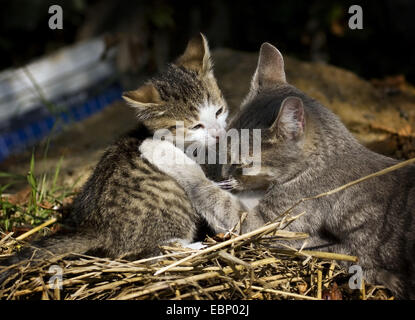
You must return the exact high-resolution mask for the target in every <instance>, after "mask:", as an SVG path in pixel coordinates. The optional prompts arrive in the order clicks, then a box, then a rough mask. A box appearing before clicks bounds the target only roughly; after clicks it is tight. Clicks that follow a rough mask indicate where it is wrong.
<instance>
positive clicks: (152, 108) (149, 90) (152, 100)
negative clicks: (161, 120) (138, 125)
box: [122, 83, 165, 120]
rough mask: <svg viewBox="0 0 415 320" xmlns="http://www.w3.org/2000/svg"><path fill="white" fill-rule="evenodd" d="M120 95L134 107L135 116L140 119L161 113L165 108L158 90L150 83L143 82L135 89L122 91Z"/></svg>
mask: <svg viewBox="0 0 415 320" xmlns="http://www.w3.org/2000/svg"><path fill="white" fill-rule="evenodd" d="M122 97H123V98H124V100H125V101H126V102H128V104H129V105H130V106H132V107H134V108H135V109H136V113H137V117H138V118H139V119H141V120H146V119H149V118H153V117H155V116H160V115H162V114H163V113H164V112H165V110H164V107H163V101H162V100H161V98H160V95H159V92H158V91H157V89H156V88H155V87H154V86H153V85H152V84H151V83H149V84H144V85H143V86H141V87H140V88H138V89H137V90H133V91H127V92H124V93H123V95H122Z"/></svg>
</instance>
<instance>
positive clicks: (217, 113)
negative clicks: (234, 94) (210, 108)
mask: <svg viewBox="0 0 415 320" xmlns="http://www.w3.org/2000/svg"><path fill="white" fill-rule="evenodd" d="M222 112H223V107H222V108H220V109H219V110H218V111H216V118H217V117H219V115H220V114H221V113H222Z"/></svg>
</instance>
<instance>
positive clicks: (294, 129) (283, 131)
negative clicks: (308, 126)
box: [271, 97, 305, 140]
mask: <svg viewBox="0 0 415 320" xmlns="http://www.w3.org/2000/svg"><path fill="white" fill-rule="evenodd" d="M304 129H305V115H304V106H303V101H302V100H301V99H300V98H298V97H288V98H285V99H284V101H283V102H282V103H281V108H280V111H279V113H278V116H277V119H276V120H275V122H274V123H273V125H272V126H271V130H275V132H276V133H278V134H279V135H283V136H284V137H285V138H287V139H291V140H297V139H299V138H301V137H302V136H303V134H304Z"/></svg>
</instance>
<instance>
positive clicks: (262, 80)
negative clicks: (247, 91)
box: [251, 42, 287, 89]
mask: <svg viewBox="0 0 415 320" xmlns="http://www.w3.org/2000/svg"><path fill="white" fill-rule="evenodd" d="M286 82H287V81H286V79H285V71H284V59H283V57H282V54H281V53H280V52H279V51H278V49H277V48H275V47H274V46H273V45H272V44H269V43H268V42H264V43H263V44H262V45H261V49H260V50H259V58H258V64H257V68H256V70H255V73H254V76H253V78H252V82H251V89H257V88H261V87H273V86H275V85H276V84H278V83H286Z"/></svg>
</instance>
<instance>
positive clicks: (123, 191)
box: [71, 124, 198, 233]
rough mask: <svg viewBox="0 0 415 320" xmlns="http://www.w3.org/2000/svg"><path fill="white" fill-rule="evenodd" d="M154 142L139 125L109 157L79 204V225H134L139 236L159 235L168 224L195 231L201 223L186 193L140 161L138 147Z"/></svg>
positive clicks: (76, 208) (74, 218)
mask: <svg viewBox="0 0 415 320" xmlns="http://www.w3.org/2000/svg"><path fill="white" fill-rule="evenodd" d="M151 136H152V134H151V132H149V131H148V130H147V128H146V127H145V126H144V125H141V124H140V125H139V126H138V127H137V128H136V129H134V130H133V131H131V132H129V133H128V134H126V135H125V136H123V137H121V138H120V139H118V140H117V141H116V142H115V143H114V144H113V145H112V146H110V147H109V148H108V149H107V150H106V151H105V153H104V155H103V156H102V158H101V160H100V161H99V163H98V164H97V166H96V168H95V170H94V172H93V173H92V175H91V177H90V178H89V179H88V181H87V182H86V184H85V185H84V187H83V189H82V191H81V192H80V194H79V196H78V197H77V199H76V200H75V203H74V212H73V215H72V217H71V218H72V221H74V223H75V224H77V225H93V226H95V227H97V228H99V227H100V226H103V225H106V226H108V225H114V226H116V225H118V226H120V228H121V229H122V228H127V226H128V225H132V224H134V228H135V229H136V231H135V232H136V233H137V232H138V233H139V230H137V229H140V228H142V227H146V228H150V229H151V228H157V229H158V230H160V229H162V228H163V223H167V225H170V226H172V225H173V227H174V224H177V228H179V227H187V228H189V229H190V230H192V229H194V227H193V225H194V224H195V221H197V219H198V218H197V215H196V212H195V210H194V209H193V207H192V204H191V203H190V201H189V200H188V198H187V196H186V194H185V192H184V190H183V189H182V188H181V187H180V186H179V185H178V184H177V183H176V182H175V181H174V180H173V179H172V178H171V177H169V176H167V175H166V174H164V173H162V172H160V171H159V170H158V169H156V168H155V167H154V166H153V165H151V164H150V163H149V162H148V161H147V160H145V159H143V158H142V157H141V155H140V152H139V146H140V145H141V143H142V141H143V140H144V139H146V138H150V137H151ZM117 221H118V223H117ZM119 231H120V232H122V231H126V230H119Z"/></svg>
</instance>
